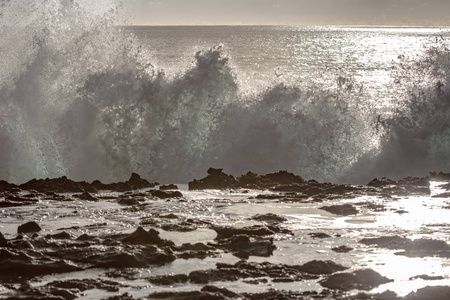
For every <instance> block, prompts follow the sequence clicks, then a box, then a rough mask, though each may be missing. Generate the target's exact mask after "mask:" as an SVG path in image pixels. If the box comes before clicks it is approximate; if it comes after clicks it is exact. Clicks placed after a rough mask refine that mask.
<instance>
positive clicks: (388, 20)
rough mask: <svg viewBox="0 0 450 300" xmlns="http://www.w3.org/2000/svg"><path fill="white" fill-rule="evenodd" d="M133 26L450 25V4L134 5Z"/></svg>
mask: <svg viewBox="0 0 450 300" xmlns="http://www.w3.org/2000/svg"><path fill="white" fill-rule="evenodd" d="M123 3H124V4H123V6H124V11H125V14H126V17H127V19H129V20H131V23H133V24H148V25H178V24H183V25H199V24H212V25H220V24H231V25H234V24H292V25H297V24H299V25H301V24H335V25H341V24H342V25H346V24H369V25H370V24H373V25H388V24H392V25H449V26H450V0H128V1H124V2H123Z"/></svg>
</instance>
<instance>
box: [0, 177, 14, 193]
mask: <svg viewBox="0 0 450 300" xmlns="http://www.w3.org/2000/svg"><path fill="white" fill-rule="evenodd" d="M14 188H17V185H15V184H13V183H9V182H7V181H4V180H0V192H3V191H9V190H11V189H14Z"/></svg>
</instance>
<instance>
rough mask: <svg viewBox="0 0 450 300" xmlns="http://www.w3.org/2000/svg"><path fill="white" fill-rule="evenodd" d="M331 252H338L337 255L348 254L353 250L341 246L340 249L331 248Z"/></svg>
mask: <svg viewBox="0 0 450 300" xmlns="http://www.w3.org/2000/svg"><path fill="white" fill-rule="evenodd" d="M331 250H333V251H334V252H337V253H347V252H350V251H352V250H353V248H351V247H347V246H339V247H334V248H331Z"/></svg>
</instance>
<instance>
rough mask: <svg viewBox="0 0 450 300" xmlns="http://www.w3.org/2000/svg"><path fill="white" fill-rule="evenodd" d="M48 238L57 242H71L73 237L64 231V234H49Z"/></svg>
mask: <svg viewBox="0 0 450 300" xmlns="http://www.w3.org/2000/svg"><path fill="white" fill-rule="evenodd" d="M46 238H50V239H55V240H69V239H71V238H72V236H71V235H70V234H69V233H67V232H65V231H63V232H60V233H57V234H53V235H50V234H49V235H47V236H46Z"/></svg>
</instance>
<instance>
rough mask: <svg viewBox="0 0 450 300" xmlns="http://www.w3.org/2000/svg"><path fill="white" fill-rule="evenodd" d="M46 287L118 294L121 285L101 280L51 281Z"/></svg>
mask: <svg viewBox="0 0 450 300" xmlns="http://www.w3.org/2000/svg"><path fill="white" fill-rule="evenodd" d="M47 286H48V287H53V288H60V289H65V290H78V291H80V292H84V291H87V290H92V289H99V290H105V291H108V292H118V291H119V287H120V286H121V284H119V283H118V282H115V281H110V280H102V279H71V280H65V281H53V282H50V283H48V284H47Z"/></svg>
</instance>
